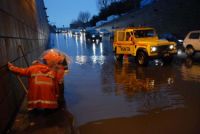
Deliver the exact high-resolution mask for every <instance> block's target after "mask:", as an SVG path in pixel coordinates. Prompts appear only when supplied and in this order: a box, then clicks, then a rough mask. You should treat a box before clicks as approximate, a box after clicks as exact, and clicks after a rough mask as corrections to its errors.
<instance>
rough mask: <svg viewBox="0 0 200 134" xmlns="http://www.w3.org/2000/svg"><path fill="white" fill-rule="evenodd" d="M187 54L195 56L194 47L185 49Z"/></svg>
mask: <svg viewBox="0 0 200 134" xmlns="http://www.w3.org/2000/svg"><path fill="white" fill-rule="evenodd" d="M185 53H186V54H187V55H188V56H193V55H194V48H193V47H192V46H187V47H186V49H185Z"/></svg>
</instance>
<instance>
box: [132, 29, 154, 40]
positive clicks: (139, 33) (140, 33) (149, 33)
mask: <svg viewBox="0 0 200 134" xmlns="http://www.w3.org/2000/svg"><path fill="white" fill-rule="evenodd" d="M134 35H135V37H136V38H146V37H154V36H156V34H155V31H154V30H136V31H135V32H134Z"/></svg>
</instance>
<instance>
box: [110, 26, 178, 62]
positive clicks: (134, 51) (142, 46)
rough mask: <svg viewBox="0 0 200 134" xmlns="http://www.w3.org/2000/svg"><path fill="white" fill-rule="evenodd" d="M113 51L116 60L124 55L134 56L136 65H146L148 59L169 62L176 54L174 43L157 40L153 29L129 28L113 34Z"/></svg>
mask: <svg viewBox="0 0 200 134" xmlns="http://www.w3.org/2000/svg"><path fill="white" fill-rule="evenodd" d="M113 51H114V53H115V56H116V59H117V60H122V58H123V56H124V55H128V56H134V57H135V59H136V63H138V64H139V65H147V64H148V61H149V59H155V58H162V59H163V61H164V62H167V63H169V62H171V61H172V59H173V55H175V54H176V53H177V50H176V43H175V42H170V41H167V40H159V38H158V35H157V34H156V31H155V29H154V28H151V27H131V28H125V29H118V30H116V31H115V32H114V41H113Z"/></svg>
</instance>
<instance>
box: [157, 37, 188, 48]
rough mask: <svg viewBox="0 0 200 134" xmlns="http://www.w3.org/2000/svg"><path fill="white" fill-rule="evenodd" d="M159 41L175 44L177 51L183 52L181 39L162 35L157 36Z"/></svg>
mask: <svg viewBox="0 0 200 134" xmlns="http://www.w3.org/2000/svg"><path fill="white" fill-rule="evenodd" d="M159 39H166V40H168V41H172V42H175V43H176V47H177V50H182V51H183V50H184V47H183V37H179V36H177V35H175V34H172V33H164V34H160V35H159Z"/></svg>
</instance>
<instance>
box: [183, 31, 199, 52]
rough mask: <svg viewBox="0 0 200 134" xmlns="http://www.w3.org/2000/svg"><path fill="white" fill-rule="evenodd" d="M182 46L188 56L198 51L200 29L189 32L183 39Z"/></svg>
mask: <svg viewBox="0 0 200 134" xmlns="http://www.w3.org/2000/svg"><path fill="white" fill-rule="evenodd" d="M183 46H184V48H185V53H186V54H187V55H188V56H193V55H194V54H195V52H200V30H196V31H191V32H189V33H188V34H187V35H186V37H185V39H184V41H183Z"/></svg>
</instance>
